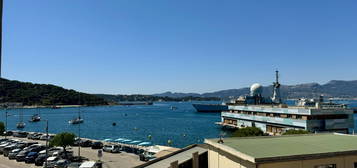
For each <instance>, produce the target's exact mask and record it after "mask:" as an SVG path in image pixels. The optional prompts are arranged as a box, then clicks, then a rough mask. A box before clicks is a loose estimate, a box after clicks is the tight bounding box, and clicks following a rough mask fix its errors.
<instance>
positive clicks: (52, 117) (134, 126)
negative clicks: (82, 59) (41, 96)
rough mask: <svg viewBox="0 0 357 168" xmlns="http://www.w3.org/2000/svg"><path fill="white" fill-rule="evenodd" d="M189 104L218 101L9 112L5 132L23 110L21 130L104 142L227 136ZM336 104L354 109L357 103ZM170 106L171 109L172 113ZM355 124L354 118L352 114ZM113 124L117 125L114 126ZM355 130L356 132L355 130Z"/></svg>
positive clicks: (181, 141)
mask: <svg viewBox="0 0 357 168" xmlns="http://www.w3.org/2000/svg"><path fill="white" fill-rule="evenodd" d="M192 103H219V102H156V103H154V105H147V106H95V107H81V108H77V107H74V108H61V109H50V108H41V109H8V110H7V111H8V114H9V115H10V116H9V117H8V129H10V130H16V123H17V122H18V121H19V113H20V111H23V113H24V115H23V119H24V121H25V122H26V127H25V128H24V129H22V130H23V131H34V132H45V127H46V123H45V122H44V120H48V123H49V132H50V133H60V132H65V131H66V132H72V133H75V134H76V135H78V134H79V132H80V136H81V137H85V138H90V139H96V140H104V139H112V140H115V139H118V138H125V139H129V140H136V141H141V142H150V143H152V144H158V145H168V141H169V140H170V141H171V142H172V144H170V145H172V146H175V147H184V146H187V145H190V144H195V143H203V140H204V139H205V138H216V137H219V136H222V135H227V136H229V133H227V132H224V131H222V130H221V128H220V127H219V126H218V125H215V122H219V121H221V118H220V113H199V112H196V110H195V109H194V108H193V106H192ZM339 103H345V104H349V106H350V107H357V101H343V102H339ZM171 107H177V109H176V108H174V110H173V109H172V108H171ZM78 111H80V114H81V117H82V118H83V119H84V123H82V124H79V125H70V124H68V121H69V120H71V119H73V118H75V117H78ZM35 113H40V114H41V118H42V121H41V122H37V123H31V122H28V120H29V119H30V117H31V116H32V115H33V114H35ZM0 116H1V118H0V121H3V122H5V110H1V111H0ZM354 118H355V125H357V115H356V114H355V115H354ZM113 123H116V125H115V126H113ZM355 130H357V129H356V128H355Z"/></svg>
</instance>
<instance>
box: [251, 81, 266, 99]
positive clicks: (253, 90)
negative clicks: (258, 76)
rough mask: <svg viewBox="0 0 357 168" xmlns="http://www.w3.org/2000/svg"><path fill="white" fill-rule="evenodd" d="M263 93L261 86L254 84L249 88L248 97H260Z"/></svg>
mask: <svg viewBox="0 0 357 168" xmlns="http://www.w3.org/2000/svg"><path fill="white" fill-rule="evenodd" d="M262 92H263V86H262V85H261V84H259V83H254V84H253V85H252V86H251V87H250V95H251V96H258V95H261V94H262Z"/></svg>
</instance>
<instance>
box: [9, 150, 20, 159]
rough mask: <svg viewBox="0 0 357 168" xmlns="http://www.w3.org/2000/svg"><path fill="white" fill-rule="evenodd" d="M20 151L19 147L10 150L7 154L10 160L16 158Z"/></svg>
mask: <svg viewBox="0 0 357 168" xmlns="http://www.w3.org/2000/svg"><path fill="white" fill-rule="evenodd" d="M20 152H21V149H14V150H12V151H11V152H10V153H9V155H8V157H9V159H10V160H12V159H16V155H17V154H19V153H20Z"/></svg>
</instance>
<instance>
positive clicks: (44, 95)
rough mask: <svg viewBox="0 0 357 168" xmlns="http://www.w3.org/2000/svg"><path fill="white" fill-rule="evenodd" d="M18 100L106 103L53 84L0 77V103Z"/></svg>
mask: <svg viewBox="0 0 357 168" xmlns="http://www.w3.org/2000/svg"><path fill="white" fill-rule="evenodd" d="M4 102H20V103H23V104H24V105H74V104H81V105H106V104H108V102H107V101H106V100H104V99H103V98H100V97H97V96H95V95H91V94H86V93H80V92H76V91H74V90H69V89H64V88H62V87H59V86H55V85H47V84H33V83H29V82H20V81H15V80H7V79H2V78H0V103H4Z"/></svg>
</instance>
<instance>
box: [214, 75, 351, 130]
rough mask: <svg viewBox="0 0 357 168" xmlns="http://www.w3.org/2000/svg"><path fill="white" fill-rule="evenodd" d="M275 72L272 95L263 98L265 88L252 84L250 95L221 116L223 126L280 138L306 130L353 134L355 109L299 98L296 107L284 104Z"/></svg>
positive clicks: (236, 102) (234, 103)
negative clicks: (254, 129) (261, 131)
mask: <svg viewBox="0 0 357 168" xmlns="http://www.w3.org/2000/svg"><path fill="white" fill-rule="evenodd" d="M278 77H279V76H278V71H276V81H275V82H274V85H273V86H274V88H273V95H272V97H271V98H265V97H263V96H262V95H261V93H262V89H263V88H262V86H261V85H259V84H253V85H252V86H251V89H250V91H251V93H250V95H248V96H244V97H240V98H239V99H237V100H235V101H233V102H231V103H229V104H228V110H226V111H223V112H222V113H221V120H222V121H221V122H219V123H218V124H220V125H222V126H224V127H231V128H242V127H258V128H260V129H261V130H263V131H264V132H266V133H269V134H272V135H279V134H282V133H284V132H285V131H286V130H289V129H303V130H308V131H310V132H341V133H348V132H352V131H353V128H354V121H353V110H352V109H348V108H347V106H346V105H344V104H336V103H332V102H325V101H324V100H323V97H322V96H321V97H320V98H319V99H300V100H299V101H298V102H297V104H296V105H295V106H288V105H286V104H283V103H282V99H281V96H280V83H279V81H278Z"/></svg>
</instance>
